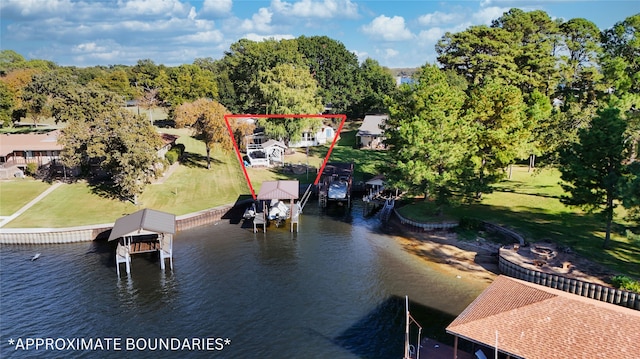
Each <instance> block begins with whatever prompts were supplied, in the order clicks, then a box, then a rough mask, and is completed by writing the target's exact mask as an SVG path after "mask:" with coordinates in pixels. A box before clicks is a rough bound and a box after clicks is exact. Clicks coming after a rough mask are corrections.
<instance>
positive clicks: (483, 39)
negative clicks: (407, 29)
mask: <svg viewBox="0 0 640 359" xmlns="http://www.w3.org/2000/svg"><path fill="white" fill-rule="evenodd" d="M515 36H516V35H515V34H514V33H511V32H510V31H508V30H506V29H502V28H494V27H488V26H485V25H479V26H471V27H469V28H468V29H467V30H465V31H462V32H459V33H455V34H451V33H446V34H445V35H444V36H443V37H442V39H441V40H440V41H438V43H437V44H436V52H437V53H438V62H440V63H441V64H442V65H443V68H444V69H446V70H454V71H455V72H457V73H458V74H460V75H462V76H464V77H465V78H466V79H467V81H468V82H469V84H471V85H478V84H481V83H483V82H484V81H485V79H488V78H501V79H503V81H504V82H506V83H515V84H519V83H521V82H522V78H523V75H522V74H520V73H518V68H517V66H516V64H515V61H514V57H515V56H516V55H517V52H516V48H514V46H513V43H514V41H515Z"/></svg>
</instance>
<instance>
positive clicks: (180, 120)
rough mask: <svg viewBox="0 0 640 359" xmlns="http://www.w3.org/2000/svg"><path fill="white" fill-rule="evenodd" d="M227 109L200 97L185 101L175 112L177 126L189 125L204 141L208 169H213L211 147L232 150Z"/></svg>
mask: <svg viewBox="0 0 640 359" xmlns="http://www.w3.org/2000/svg"><path fill="white" fill-rule="evenodd" d="M227 113H228V111H227V109H226V108H225V107H224V106H223V105H222V104H220V103H219V102H217V101H213V100H210V99H198V100H196V101H193V102H185V103H183V104H182V105H180V106H178V107H177V108H176V110H175V112H174V116H175V121H176V126H177V127H178V128H181V127H189V128H191V129H192V131H193V132H194V134H195V135H196V136H198V137H200V139H202V141H203V142H204V145H205V148H206V151H207V169H211V148H212V147H213V146H215V145H219V146H221V148H222V149H226V150H231V148H232V146H233V144H232V142H231V138H230V136H229V133H228V130H227V127H226V123H225V121H224V115H225V114H227Z"/></svg>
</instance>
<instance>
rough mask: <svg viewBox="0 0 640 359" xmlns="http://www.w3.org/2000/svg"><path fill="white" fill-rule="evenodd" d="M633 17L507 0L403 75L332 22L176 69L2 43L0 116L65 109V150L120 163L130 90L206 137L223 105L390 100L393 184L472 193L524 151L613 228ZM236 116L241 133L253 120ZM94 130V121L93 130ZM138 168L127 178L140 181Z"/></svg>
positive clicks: (352, 110) (228, 108)
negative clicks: (362, 56) (348, 44)
mask: <svg viewBox="0 0 640 359" xmlns="http://www.w3.org/2000/svg"><path fill="white" fill-rule="evenodd" d="M639 31H640V14H636V15H633V16H630V17H628V18H626V19H624V20H623V21H620V22H618V23H616V24H615V25H614V26H613V27H612V28H610V29H605V30H603V31H601V30H600V29H598V28H597V26H596V25H595V24H594V23H593V22H591V21H589V20H586V19H580V18H577V19H570V20H567V21H565V20H562V19H552V18H550V17H549V15H548V14H547V13H545V12H544V11H529V12H525V11H523V10H520V9H515V8H514V9H511V10H510V11H508V12H506V13H504V14H503V15H502V16H501V17H499V18H498V19H496V20H494V21H493V22H492V23H491V25H488V26H486V25H479V26H471V27H469V28H467V29H466V30H464V31H461V32H457V33H447V34H445V35H444V36H443V37H442V38H441V39H440V41H439V42H438V43H437V45H436V52H437V54H438V57H437V64H429V63H427V64H425V65H424V66H423V67H421V68H420V70H419V71H418V72H417V73H416V75H415V78H414V82H413V83H411V84H404V85H402V86H400V87H396V85H395V81H394V79H393V77H392V74H391V72H390V70H389V69H387V68H384V67H382V66H380V65H379V63H378V62H376V61H375V60H372V59H367V60H365V61H364V62H362V63H359V62H358V59H357V57H356V56H355V55H354V54H353V53H352V52H350V51H348V50H347V49H346V48H345V46H344V45H343V44H342V43H340V42H338V41H336V40H333V39H331V38H328V37H326V36H313V37H305V36H300V37H298V38H296V39H290V40H273V39H271V40H265V41H260V42H255V41H251V40H247V39H241V40H239V41H237V42H236V43H234V44H232V45H231V46H230V48H229V50H228V51H226V52H225V54H224V56H223V57H222V58H220V59H215V60H214V59H212V58H199V59H196V60H195V61H194V62H193V64H184V65H180V66H175V67H168V66H164V65H158V64H155V63H154V62H153V61H151V60H140V61H138V62H137V64H136V65H133V66H124V65H111V66H94V67H88V68H77V67H73V66H68V67H60V66H57V65H55V64H54V63H51V62H48V61H44V60H28V61H27V60H25V59H24V58H23V57H22V56H21V55H19V54H17V53H15V52H13V51H11V50H3V51H1V52H0V120H2V121H3V123H5V124H11V123H12V122H14V121H18V120H22V119H25V118H28V119H31V120H33V121H34V122H36V123H37V122H38V121H39V120H40V119H42V118H44V117H54V118H55V119H56V121H63V122H67V124H68V126H67V128H68V130H65V136H64V137H63V139H64V140H65V141H69V143H70V144H72V146H69V148H75V152H74V153H75V154H71V153H68V154H66V155H65V159H66V160H68V161H69V163H72V162H73V161H89V160H90V159H94V160H95V158H97V157H96V156H99V158H101V159H103V158H104V159H105V160H104V161H102V162H100V163H110V165H109V166H110V167H109V168H110V170H111V171H116V168H117V167H118V166H119V165H120V163H126V160H125V159H124V158H120V157H119V156H111V153H112V152H109V151H124V152H127V151H133V149H129V147H126V146H121V147H119V148H112V147H110V146H109V145H108V144H107V143H105V142H104V141H106V140H104V141H103V142H100V140H99V138H104V139H107V138H113V136H114V134H113V131H115V130H114V129H109V128H103V127H104V126H103V127H100V126H101V124H102V123H104V122H109V123H118V121H119V118H118V116H125V114H124V113H121V112H119V110H117V109H116V108H117V107H118V106H116V104H118V105H119V106H121V105H122V104H123V102H124V101H125V100H136V101H137V103H138V104H139V105H140V106H142V107H143V108H152V107H156V106H161V107H164V108H166V109H167V111H168V113H169V118H171V119H174V120H175V121H176V124H177V125H179V126H190V127H191V128H194V129H195V130H196V132H197V133H198V134H199V135H200V136H201V138H202V139H204V140H205V143H206V144H207V149H209V147H210V146H212V145H215V144H221V145H223V146H228V145H229V144H230V143H225V142H224V141H226V140H225V139H224V138H226V137H225V136H226V134H224V135H222V134H223V132H222V131H221V128H222V126H223V121H222V118H221V114H223V113H254V114H260V113H264V114H273V113H319V112H323V111H329V112H334V113H346V114H347V115H348V116H349V118H352V119H353V118H358V117H362V116H363V115H364V114H365V113H367V112H378V113H379V112H386V113H389V115H390V119H389V121H388V123H387V125H386V128H385V135H386V140H385V141H386V145H387V147H388V149H389V161H388V163H387V164H386V166H385V167H384V168H382V169H381V172H383V173H385V175H386V176H387V181H388V182H389V184H390V185H392V186H395V187H397V188H400V189H402V190H404V191H406V192H408V193H410V194H420V195H424V196H425V198H428V199H432V200H434V201H436V203H438V204H439V205H440V206H441V208H443V209H444V208H445V206H447V205H449V204H451V203H457V202H469V201H476V200H479V199H481V197H482V195H483V194H484V193H488V192H490V191H491V188H492V185H493V184H494V183H496V181H499V180H501V179H502V178H504V177H505V176H508V169H509V168H510V166H511V165H512V164H514V163H517V162H520V161H524V162H525V163H526V162H527V161H528V163H529V165H530V167H532V168H533V167H534V166H535V165H536V163H537V162H538V163H539V162H540V161H542V162H544V163H545V164H554V165H558V166H559V168H560V170H561V171H562V178H563V180H564V181H565V183H564V187H565V189H566V191H567V193H568V195H567V196H566V197H563V199H562V200H563V201H564V202H565V203H566V204H569V205H579V206H582V207H584V208H586V209H588V210H595V211H601V212H602V213H603V214H604V215H605V217H606V218H607V223H608V226H607V227H608V228H610V225H611V220H612V214H613V208H614V207H615V206H616V205H617V204H619V203H622V204H623V205H624V206H625V207H627V208H628V213H630V214H631V215H635V216H636V218H637V217H638V214H639V212H640V211H638V208H639V207H640V179H639V178H640V174H639V169H638V167H639V165H638V160H637V157H638V151H639V146H638V142H639V141H640V112H639V109H640V75H639V73H640V71H639V70H640V69H639V67H640V61H639V60H638V59H640V56H639V55H640V35H639V34H640V32H639ZM106 99H108V100H106ZM105 103H109V104H113V106H112V107H109V108H108V109H107V108H105ZM109 106H111V105H109ZM96 111H107V112H108V113H110V115H109V116H107V117H108V118H103V117H104V116H105V115H98V114H97V113H96ZM115 114H120V115H115ZM100 116H102V117H100ZM114 116H115V117H116V118H114ZM126 116H129V117H128V118H126V119H125V120H123V121H120V122H122V123H121V124H119V125H118V126H121V127H122V126H128V125H131V126H133V124H138V125H136V126H137V127H136V130H135V131H133V130H130V131H125V132H126V134H127V135H129V134H131V133H139V135H140V136H146V133H147V132H146V131H148V129H144V130H143V128H146V127H145V124H149V122H150V121H149V119H144V118H142V116H136V115H133V114H128V115H126ZM138 117H139V118H138ZM310 121H311V122H309V123H303V122H301V121H290V120H287V119H282V120H281V121H279V122H278V121H269V122H262V123H260V125H261V126H262V127H264V128H265V131H266V132H268V134H269V135H271V136H273V137H276V138H284V139H295V136H296V134H297V133H299V132H300V129H301V128H302V127H313V126H316V125H317V123H313V121H312V120H310ZM233 126H234V128H235V131H236V133H237V134H238V137H239V136H240V135H241V134H243V133H246V132H247V131H249V130H250V129H247V128H243V127H242V124H241V123H234V124H233ZM107 127H108V126H107ZM89 128H90V129H91V130H90V131H89V132H97V129H98V128H100V129H101V131H103V134H102V135H100V136H98V137H96V138H98V139H88V138H86V137H87V135H86V134H85V132H87V129H89ZM73 131H76V132H77V134H76V135H71V134H72V133H73ZM109 131H111V132H109ZM136 131H138V132H136ZM82 135H84V136H85V138H84V139H83V138H82ZM118 136H121V137H126V136H125V134H124V133H123V134H119V135H118ZM91 141H93V142H91ZM598 141H599V142H598ZM122 142H123V143H124V142H127V141H122ZM137 142H141V141H137ZM596 142H597V145H596ZM91 143H93V144H91ZM95 143H99V145H95ZM74 146H75V147H74ZM94 147H95V148H94ZM89 149H91V150H89ZM91 151H93V152H91ZM134 157H135V156H134ZM107 159H108V161H107ZM105 161H107V162H105ZM114 161H115V162H114ZM118 161H119V162H118ZM114 163H118V165H114ZM137 165H138V166H139V165H140V164H137ZM150 167H152V166H149V164H145V168H150ZM147 175H149V174H146V175H143V176H139V177H135V176H134V177H133V178H129V179H128V180H127V181H128V182H127V183H144V182H145V181H144V180H143V179H141V178H145V176H147ZM124 177H130V176H124ZM138 190H139V189H135V188H134V190H133V192H136V191H138ZM130 192H131V191H130ZM133 192H131V193H133ZM608 238H609V231H607V239H608Z"/></svg>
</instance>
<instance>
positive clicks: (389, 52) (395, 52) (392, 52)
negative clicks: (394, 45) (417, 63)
mask: <svg viewBox="0 0 640 359" xmlns="http://www.w3.org/2000/svg"><path fill="white" fill-rule="evenodd" d="M399 54H400V51H398V50H395V49H385V50H384V57H385V58H386V59H388V58H392V57H396V56H398V55H399Z"/></svg>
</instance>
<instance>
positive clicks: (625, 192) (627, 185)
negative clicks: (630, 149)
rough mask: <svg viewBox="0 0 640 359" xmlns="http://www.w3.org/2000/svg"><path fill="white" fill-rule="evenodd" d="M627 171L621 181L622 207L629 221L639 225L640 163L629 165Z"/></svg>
mask: <svg viewBox="0 0 640 359" xmlns="http://www.w3.org/2000/svg"><path fill="white" fill-rule="evenodd" d="M627 170H628V171H627V172H626V173H625V177H624V179H623V180H622V191H621V192H622V205H623V206H624V207H625V208H626V209H627V213H628V214H629V216H628V217H629V219H630V220H635V221H636V223H638V224H640V162H634V163H631V164H629V165H628V166H627Z"/></svg>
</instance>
